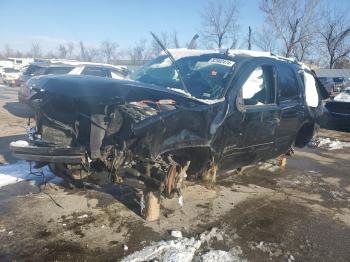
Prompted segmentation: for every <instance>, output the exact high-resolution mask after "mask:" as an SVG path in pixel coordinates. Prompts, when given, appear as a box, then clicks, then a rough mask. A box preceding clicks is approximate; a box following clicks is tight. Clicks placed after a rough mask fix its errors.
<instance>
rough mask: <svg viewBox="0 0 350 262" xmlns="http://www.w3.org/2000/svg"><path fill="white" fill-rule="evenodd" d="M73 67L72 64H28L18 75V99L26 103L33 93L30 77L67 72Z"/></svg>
mask: <svg viewBox="0 0 350 262" xmlns="http://www.w3.org/2000/svg"><path fill="white" fill-rule="evenodd" d="M73 69H74V66H72V65H66V64H52V65H47V64H42V63H39V64H33V65H29V66H28V67H27V68H25V70H24V71H23V74H22V76H21V77H20V81H21V84H20V88H19V90H18V101H19V102H21V103H23V104H27V103H28V100H29V98H30V96H31V94H32V93H33V91H32V90H31V88H30V78H32V77H35V76H40V75H62V74H67V73H69V72H70V71H72V70H73Z"/></svg>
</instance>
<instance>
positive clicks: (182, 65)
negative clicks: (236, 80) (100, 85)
mask: <svg viewBox="0 0 350 262" xmlns="http://www.w3.org/2000/svg"><path fill="white" fill-rule="evenodd" d="M177 64H178V66H179V69H180V72H181V74H182V78H183V81H184V83H185V85H186V88H187V90H188V92H189V93H190V95H191V96H193V97H195V98H199V99H217V98H220V96H221V95H222V93H223V90H224V89H225V87H226V86H227V83H228V81H229V79H230V75H231V73H232V71H233V70H232V69H233V67H234V65H235V61H233V60H231V58H229V57H227V56H225V57H223V55H220V54H211V55H201V56H189V57H183V58H180V59H178V60H177ZM130 78H131V79H132V80H135V81H139V82H143V83H148V84H154V85H157V86H161V87H165V88H169V89H172V90H174V91H178V92H185V91H184V90H183V86H182V83H181V80H180V77H179V75H178V73H177V71H176V70H175V67H174V65H173V64H172V62H171V61H170V59H169V57H168V56H166V55H163V56H159V57H157V58H156V59H154V60H152V61H150V62H149V63H147V64H146V65H145V66H143V67H142V68H141V69H139V70H138V71H136V72H135V73H133V74H132V75H131V76H130Z"/></svg>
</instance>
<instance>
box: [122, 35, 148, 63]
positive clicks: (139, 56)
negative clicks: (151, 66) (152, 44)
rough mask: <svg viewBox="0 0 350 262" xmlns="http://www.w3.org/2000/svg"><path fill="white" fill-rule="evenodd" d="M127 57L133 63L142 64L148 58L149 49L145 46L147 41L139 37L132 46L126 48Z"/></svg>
mask: <svg viewBox="0 0 350 262" xmlns="http://www.w3.org/2000/svg"><path fill="white" fill-rule="evenodd" d="M127 53H128V57H129V59H130V60H131V62H132V63H133V64H134V65H139V64H143V63H144V61H146V60H149V59H150V49H149V48H148V47H147V41H146V40H145V39H141V40H140V41H139V42H138V43H137V44H136V45H135V46H134V47H132V48H130V49H129V50H128V52H127Z"/></svg>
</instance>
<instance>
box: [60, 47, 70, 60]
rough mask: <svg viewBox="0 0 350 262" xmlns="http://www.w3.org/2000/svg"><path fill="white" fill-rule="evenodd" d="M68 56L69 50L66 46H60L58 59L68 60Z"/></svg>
mask: <svg viewBox="0 0 350 262" xmlns="http://www.w3.org/2000/svg"><path fill="white" fill-rule="evenodd" d="M67 54H68V49H67V48H66V46H65V45H64V44H60V45H59V46H58V57H59V58H63V59H64V58H66V57H67Z"/></svg>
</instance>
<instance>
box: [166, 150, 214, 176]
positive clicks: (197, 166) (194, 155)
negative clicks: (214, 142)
mask: <svg viewBox="0 0 350 262" xmlns="http://www.w3.org/2000/svg"><path fill="white" fill-rule="evenodd" d="M168 154H170V155H172V156H173V158H174V159H175V160H176V161H177V162H178V163H186V161H191V164H190V166H189V169H188V175H190V176H191V177H198V176H200V175H201V174H202V173H203V172H204V171H205V170H206V169H207V168H208V164H209V163H210V162H211V160H212V152H211V150H210V148H208V147H187V148H182V149H176V150H172V151H168V152H166V153H165V154H164V155H168Z"/></svg>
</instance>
